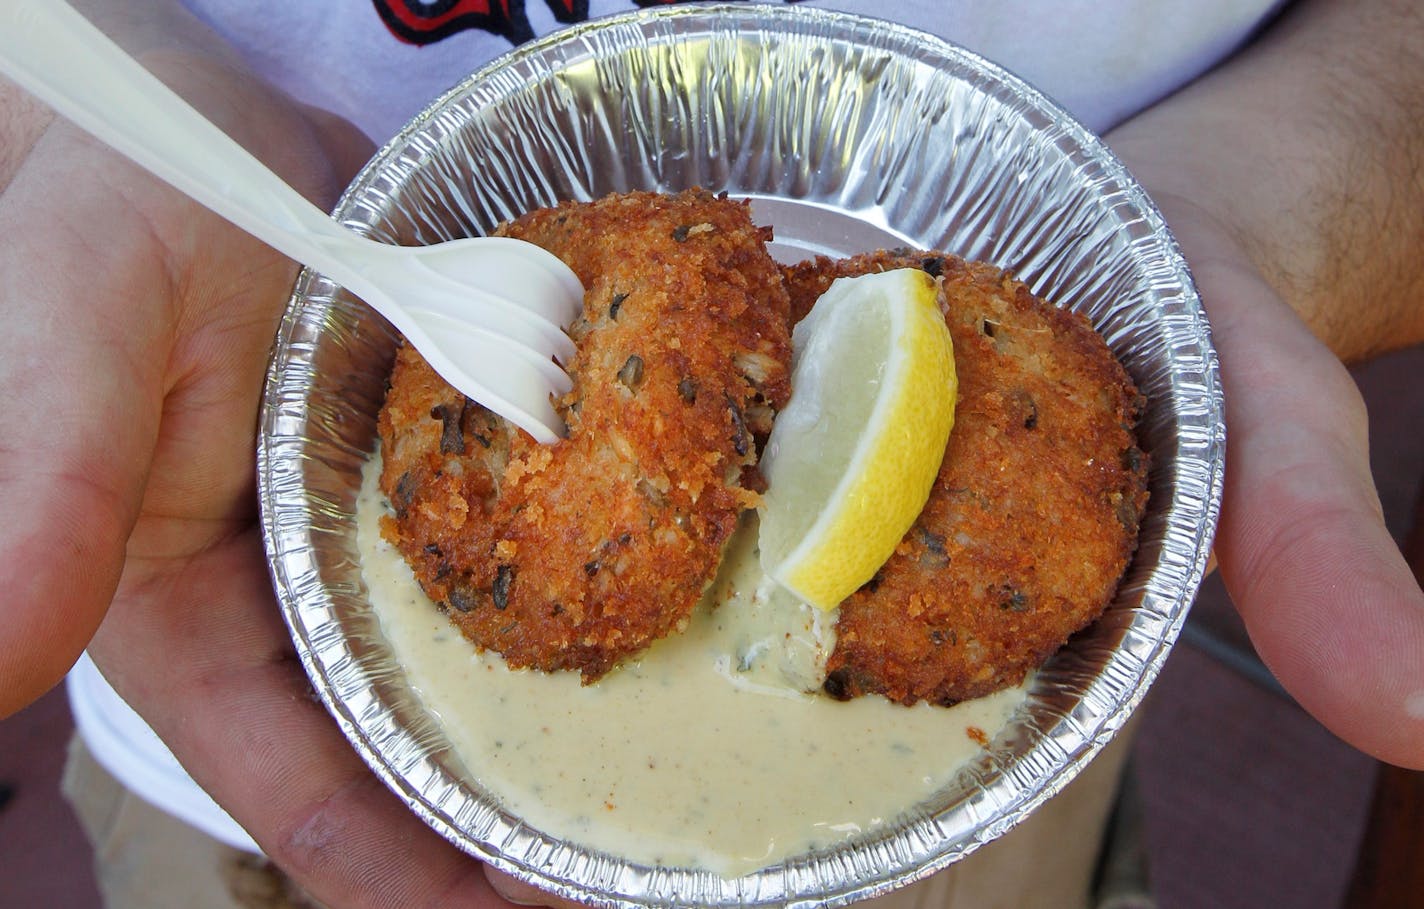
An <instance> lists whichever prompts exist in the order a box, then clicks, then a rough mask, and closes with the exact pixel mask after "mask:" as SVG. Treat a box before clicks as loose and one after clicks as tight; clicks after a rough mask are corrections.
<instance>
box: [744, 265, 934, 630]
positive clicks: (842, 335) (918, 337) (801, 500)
mask: <svg viewBox="0 0 1424 909" xmlns="http://www.w3.org/2000/svg"><path fill="white" fill-rule="evenodd" d="M792 348H793V355H792V370H793V371H792V379H791V382H792V395H791V399H790V401H789V403H788V404H787V406H786V407H785V408H784V409H783V410H782V412H781V413H780V414H779V415H778V416H777V419H776V423H775V424H774V426H773V428H772V432H771V436H770V438H769V439H768V441H767V446H766V451H765V453H764V454H763V456H762V461H761V469H762V473H763V474H764V476H765V477H766V481H767V491H766V494H765V495H764V496H763V501H762V504H761V506H760V509H759V511H760V518H761V530H760V534H761V535H760V540H759V547H760V560H761V564H762V568H763V570H764V571H765V572H766V573H767V575H769V576H770V577H772V578H773V579H775V580H776V581H777V583H779V584H781V585H782V586H784V587H786V588H787V589H789V590H791V591H792V592H793V593H795V594H796V595H797V596H799V597H801V598H802V599H803V600H805V601H806V602H807V603H810V604H812V605H815V606H818V607H820V608H822V609H833V608H835V607H836V606H837V605H838V604H839V603H840V602H841V600H843V599H845V598H846V597H847V596H849V595H850V594H851V593H853V592H854V591H855V590H856V589H857V588H858V587H860V586H861V585H862V584H864V583H865V582H866V581H868V580H870V579H871V578H872V577H873V576H874V575H875V572H876V571H877V570H878V569H879V568H880V566H881V565H883V564H884V563H885V560H886V559H888V558H889V557H890V555H891V553H893V552H894V551H895V546H896V545H897V544H898V543H899V542H900V539H901V538H902V537H903V536H904V535H905V532H906V531H908V530H909V529H910V527H911V526H912V525H913V524H914V522H915V518H916V517H918V515H919V513H920V511H921V509H923V508H924V505H925V500H926V499H927V498H928V497H929V493H930V488H931V487H932V486H933V485H934V480H935V477H936V476H937V475H938V473H939V467H940V462H941V461H942V460H943V458H944V449H945V445H946V444H947V442H948V440H949V433H950V430H951V429H952V427H953V425H954V403H955V397H956V391H957V380H956V377H955V370H954V350H953V345H952V343H951V341H950V336H949V329H948V327H947V326H946V325H945V320H944V315H943V313H942V312H941V311H940V308H939V295H938V287H937V284H936V282H935V280H934V279H933V278H932V277H930V276H929V275H928V274H926V273H924V272H922V271H919V270H917V269H909V268H906V269H896V270H893V271H887V272H880V273H876V274H869V275H862V276H860V277H855V278H840V279H837V280H836V281H835V282H834V283H833V284H832V285H831V286H830V288H829V289H828V290H827V291H826V293H825V294H823V295H822V296H821V298H820V299H819V300H817V301H816V304H815V306H814V307H813V308H812V310H811V312H810V313H809V314H808V315H807V316H806V318H805V319H803V320H802V321H801V322H800V324H798V325H797V326H796V329H795V331H794V332H793V335H792Z"/></svg>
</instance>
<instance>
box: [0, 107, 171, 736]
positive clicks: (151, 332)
mask: <svg viewBox="0 0 1424 909" xmlns="http://www.w3.org/2000/svg"><path fill="white" fill-rule="evenodd" d="M87 146H88V143H87V142H86V141H85V140H84V139H83V138H82V137H80V136H79V135H78V134H77V133H76V132H75V131H73V130H72V129H67V128H64V127H62V126H57V127H55V128H54V129H52V130H51V131H50V132H49V133H48V134H46V135H45V136H44V137H43V138H42V139H41V140H40V142H39V143H38V144H37V146H36V149H35V153H34V156H33V157H32V162H31V164H30V165H28V166H26V167H25V168H24V169H23V170H22V171H21V173H20V174H19V175H18V176H17V177H16V179H15V180H14V182H12V183H11V185H10V186H9V187H8V188H7V190H6V192H5V194H4V196H3V197H0V236H3V237H5V238H6V239H5V242H4V243H3V244H0V307H2V308H3V314H4V319H5V326H6V327H5V331H4V332H0V383H3V386H4V388H5V390H6V393H5V395H4V396H3V398H0V425H3V426H4V427H5V431H4V433H3V434H0V497H3V500H4V501H5V503H6V510H5V516H6V520H5V521H3V522H0V590H4V591H5V620H4V621H3V622H0V716H4V715H6V714H8V713H10V712H11V711H13V710H15V709H17V708H18V707H20V706H23V705H24V704H26V703H28V702H29V701H30V700H32V699H34V698H35V697H37V696H38V695H39V694H40V693H42V692H44V691H46V690H47V689H48V688H50V687H51V686H52V685H54V684H55V682H57V681H58V679H59V678H60V677H61V676H62V675H63V673H64V672H65V671H67V669H68V668H69V666H70V665H71V664H72V663H73V661H74V659H75V658H77V656H78V654H79V652H80V650H82V648H83V646H84V642H85V641H86V640H87V639H88V637H89V635H90V634H91V633H92V632H93V630H94V628H95V627H96V626H97V624H98V623H99V620H100V618H101V617H102V616H103V612H104V608H105V606H106V604H107V603H108V601H109V597H110V595H111V594H112V592H113V590H114V587H115V584H116V583H117V581H118V578H119V572H120V569H121V567H122V564H123V556H124V539H125V537H126V536H127V535H128V531H129V528H131V527H132V526H133V523H134V520H135V517H136V515H137V513H138V508H139V504H140V501H141V500H142V495H143V488H144V473H145V465H146V464H147V461H148V456H149V453H150V451H151V450H152V447H153V445H154V439H155V436H156V433H157V426H158V420H159V405H160V402H161V400H162V395H161V393H160V391H159V389H160V388H161V382H162V369H163V363H164V360H165V356H166V355H165V351H166V349H167V347H168V345H169V338H170V334H169V329H170V326H171V321H172V320H171V317H170V314H169V313H168V312H167V311H166V310H165V309H164V308H163V305H162V301H164V300H166V299H168V298H169V297H170V296H171V295H170V294H169V293H168V288H167V287H165V286H164V281H165V278H166V274H167V272H166V270H165V269H164V268H163V267H162V261H161V256H159V254H158V251H157V249H156V244H155V243H154V241H153V238H152V235H151V233H150V232H149V231H148V230H147V229H146V225H145V224H143V223H142V219H139V218H136V217H135V216H134V214H133V212H132V209H131V207H130V206H129V205H128V204H127V203H126V202H125V201H124V199H123V193H124V190H125V188H126V187H125V185H124V184H125V181H128V180H139V181H143V180H146V178H144V177H143V176H142V175H140V174H137V173H136V172H133V171H118V172H116V173H115V174H108V173H106V174H102V175H101V174H100V173H99V172H98V170H97V169H96V168H95V167H94V166H93V156H92V155H90V154H89V151H88V148H87ZM60 198H64V199H70V200H72V201H73V204H71V205H65V206H60V205H56V204H54V203H55V200H56V199H60ZM97 276H102V279H100V278H98V277H97Z"/></svg>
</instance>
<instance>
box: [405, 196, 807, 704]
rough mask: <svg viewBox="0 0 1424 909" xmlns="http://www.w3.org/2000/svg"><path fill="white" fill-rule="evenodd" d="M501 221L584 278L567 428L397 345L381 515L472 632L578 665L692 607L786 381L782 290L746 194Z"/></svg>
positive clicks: (746, 502)
mask: <svg viewBox="0 0 1424 909" xmlns="http://www.w3.org/2000/svg"><path fill="white" fill-rule="evenodd" d="M500 232H501V233H502V234H504V235H506V236H511V237H518V238H521V239H524V240H528V241H531V242H533V243H535V244H537V245H539V246H542V247H544V248H545V249H547V250H549V251H551V252H553V253H554V254H556V255H558V256H559V257H560V258H562V259H563V260H564V261H565V262H567V263H568V264H569V265H570V266H571V267H572V268H573V270H574V271H575V272H576V273H577V274H578V276H579V279H580V280H581V281H582V282H583V285H584V287H585V289H586V294H585V297H584V310H583V314H582V317H581V318H580V319H579V320H578V322H577V323H576V324H575V325H574V326H573V327H572V329H571V331H570V333H571V335H572V336H573V337H574V340H575V342H576V344H577V348H578V349H577V353H576V355H575V357H574V360H573V362H572V363H571V364H570V365H569V373H570V375H571V377H572V379H573V390H572V391H571V392H570V393H569V394H568V395H567V396H565V397H564V398H563V399H562V400H561V401H559V402H558V403H557V409H558V410H559V412H560V413H561V415H562V416H563V417H564V418H565V420H566V421H567V423H568V429H569V432H568V437H567V438H566V439H564V440H562V441H560V442H558V443H556V444H553V445H549V446H541V445H538V444H537V443H535V442H534V441H533V440H532V438H530V437H529V436H528V435H527V434H525V433H523V432H522V431H520V430H518V429H516V428H514V427H513V426H512V425H511V424H509V423H507V422H506V421H504V420H503V419H500V418H498V417H496V416H494V415H493V414H491V413H490V412H489V411H487V410H485V409H484V408H483V407H481V406H479V405H477V404H475V403H474V402H472V401H470V400H468V399H466V398H465V397H464V396H462V395H461V394H459V393H458V392H456V391H455V390H454V389H453V388H451V387H450V386H448V385H447V384H446V383H445V382H444V381H443V380H441V379H440V378H439V377H437V376H436V375H435V373H434V372H433V371H432V370H431V369H430V367H429V366H428V365H426V363H425V362H424V360H422V359H421V358H420V356H419V354H417V353H416V352H415V351H414V350H412V349H411V348H410V347H409V346H403V347H402V348H401V350H400V351H399V352H398V354H397V359H396V364H395V368H394V370H393V372H392V375H391V387H390V391H389V394H388V396H387V399H386V403H385V406H384V407H383V409H382V411H381V415H380V422H379V431H380V436H381V444H382V455H383V458H384V464H383V470H382V475H381V488H382V491H383V492H384V493H385V495H386V496H387V498H388V500H389V502H390V504H391V506H392V508H393V510H394V512H395V514H394V516H393V517H387V518H386V521H385V525H384V528H383V529H384V533H385V535H386V537H387V538H388V539H389V540H391V541H392V542H393V543H394V544H395V545H396V546H397V547H398V548H399V549H400V551H401V553H402V554H403V555H404V556H405V558H406V560H407V561H408V562H409V563H410V565H411V566H412V567H413V568H414V570H415V574H416V577H417V578H418V580H419V581H420V584H421V586H422V587H423V588H424V589H425V591H426V593H427V594H428V595H429V596H430V597H431V599H433V600H435V601H436V602H437V603H438V604H439V605H440V608H442V609H443V610H445V611H446V612H447V613H448V614H449V617H450V619H451V620H452V621H453V622H454V623H455V624H456V625H457V626H458V627H459V628H460V630H461V631H462V632H463V633H464V634H465V636H466V637H468V638H469V639H470V640H471V641H473V642H474V643H475V644H476V645H477V646H479V647H480V648H488V649H490V650H494V651H497V652H499V653H500V654H502V655H503V656H504V658H505V660H506V661H507V662H508V663H509V664H510V665H511V666H514V667H533V668H537V669H542V670H556V669H572V670H578V671H579V672H581V673H582V674H583V678H584V681H585V683H587V682H589V681H592V680H594V679H597V678H598V677H600V676H602V675H603V674H604V673H606V672H608V670H609V669H611V668H612V667H613V666H614V665H615V664H616V663H617V662H618V661H619V660H620V659H622V658H624V657H626V656H628V655H630V654H634V653H637V652H638V651H639V650H641V649H642V648H644V647H646V646H647V645H648V644H649V643H651V642H652V641H654V640H657V639H658V638H660V637H662V636H664V635H666V634H668V633H669V632H672V631H675V630H680V629H682V628H683V627H685V624H686V621H687V616H688V613H689V612H690V611H691V610H692V608H693V606H694V605H695V604H696V603H697V601H698V599H699V597H700V595H701V593H702V591H703V588H704V587H705V586H706V585H707V584H708V583H709V582H710V581H711V580H712V578H713V575H714V573H715V572H716V569H717V566H718V564H719V563H720V560H721V557H722V550H723V544H724V543H725V542H726V540H727V538H728V537H729V536H730V535H731V533H732V531H733V529H734V528H735V526H736V523H737V518H738V515H739V514H740V513H741V512H742V511H743V510H744V509H747V508H750V507H753V506H754V505H755V504H756V501H757V491H758V490H759V489H760V488H761V486H760V476H759V474H758V473H757V470H756V466H755V465H756V456H757V451H756V441H755V436H756V434H758V433H763V434H764V433H765V432H766V431H768V430H769V428H770V419H771V413H772V409H773V408H775V407H779V406H780V405H781V404H783V403H784V401H785V398H786V397H787V395H788V393H789V385H788V381H789V377H788V363H789V360H790V337H789V328H788V302H787V296H786V291H785V290H784V289H783V287H782V285H781V280H780V275H779V272H778V269H777V266H776V265H775V263H774V262H773V261H772V259H771V258H770V256H769V255H768V254H767V251H766V245H765V244H766V240H767V239H769V231H765V230H762V229H759V228H757V227H755V226H754V225H753V224H752V222H751V219H750V214H749V208H748V205H747V204H746V203H745V202H738V201H731V200H728V199H727V198H725V196H720V197H719V196H713V195H711V194H709V193H706V192H702V191H689V192H684V193H681V194H679V195H676V196H664V195H657V194H653V193H641V192H640V193H629V194H626V195H618V196H610V197H607V198H604V199H601V200H598V201H595V202H592V203H581V204H565V205H560V206H558V207H557V208H553V209H546V210H541V211H537V212H533V213H531V214H529V215H527V216H525V217H522V218H519V219H517V220H515V221H513V222H511V223H509V224H507V225H505V226H504V227H503V229H502V230H501V231H500Z"/></svg>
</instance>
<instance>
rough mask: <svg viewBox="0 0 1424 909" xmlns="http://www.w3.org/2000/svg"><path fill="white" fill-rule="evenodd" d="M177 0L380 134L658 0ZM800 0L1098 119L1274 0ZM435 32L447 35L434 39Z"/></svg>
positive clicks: (1216, 47) (267, 68)
mask: <svg viewBox="0 0 1424 909" xmlns="http://www.w3.org/2000/svg"><path fill="white" fill-rule="evenodd" d="M184 2H185V4H186V5H187V6H188V7H189V8H190V9H192V10H193V12H194V13H196V14H197V15H198V17H199V18H200V19H202V20H203V21H205V22H207V23H208V24H209V25H210V26H212V27H213V29H214V30H216V31H217V32H218V34H220V35H222V36H223V37H224V38H226V39H227V40H228V41H229V42H231V43H232V44H233V45H234V46H235V47H237V49H238V50H239V51H240V52H241V53H242V54H243V56H244V57H246V58H247V60H248V62H250V63H251V64H252V65H253V67H254V68H255V69H256V71H257V72H259V73H263V74H264V75H266V76H267V77H268V78H269V79H271V80H273V81H274V82H276V83H278V84H279V85H281V86H283V87H284V88H286V89H287V90H288V91H289V92H291V93H292V94H293V95H294V96H295V97H297V98H299V99H301V100H302V101H305V102H308V103H310V104H314V105H316V106H318V107H322V108H325V109H327V110H330V111H333V112H335V113H338V114H341V115H342V116H344V117H346V118H347V119H349V120H351V121H352V122H354V123H355V124H357V125H358V126H360V127H361V128H362V129H363V130H365V131H366V133H367V134H368V135H369V136H370V137H371V138H372V139H374V140H375V141H377V142H383V141H384V140H385V139H387V138H389V137H390V136H391V135H392V134H394V133H395V131H396V130H397V129H399V128H400V126H401V125H403V124H404V123H405V122H406V121H407V120H409V119H410V118H411V117H412V116H413V115H415V114H416V113H418V112H419V111H420V110H421V109H422V108H423V107H424V106H425V105H426V104H427V103H429V102H430V101H432V100H434V99H435V98H437V97H438V96H439V95H440V94H441V93H442V92H444V91H445V90H446V89H448V88H449V87H451V86H452V85H454V84H455V83H456V82H458V81H459V80H460V79H462V78H463V77H465V76H467V75H469V74H470V73H471V72H473V71H474V70H476V69H478V68H479V67H480V66H482V65H484V64H485V63H486V62H488V61H489V60H491V59H493V58H494V57H496V56H498V55H499V54H501V53H503V52H504V51H506V50H509V49H510V48H511V47H513V46H514V45H515V44H516V43H517V41H518V39H520V38H525V39H527V38H528V37H532V36H534V35H543V34H546V33H548V32H550V31H553V30H554V29H556V28H558V27H559V25H560V22H561V21H562V22H574V21H584V20H586V19H589V18H594V17H599V16H607V15H612V14H615V13H625V12H630V11H632V10H634V9H636V8H637V7H638V6H653V5H662V4H658V3H656V2H652V0H300V2H295V3H294V2H291V0H184ZM771 2H788V0H771ZM799 2H800V3H801V4H803V5H805V6H807V7H816V8H822V9H829V10H839V11H842V12H852V13H860V14H862V15H867V16H875V17H877V18H881V19H891V20H894V21H896V22H899V23H900V24H902V25H908V26H911V27H914V28H919V29H922V30H924V31H927V32H931V33H933V34H936V35H939V36H940V37H942V38H946V39H948V40H950V41H954V42H955V43H957V44H961V45H963V46H965V47H967V48H969V49H970V50H972V51H974V52H976V53H978V54H981V55H983V56H985V57H987V58H989V59H990V60H993V61H994V62H996V63H998V64H1000V65H1002V66H1004V67H1006V68H1008V69H1010V70H1012V71H1013V72H1015V73H1016V74H1018V75H1019V76H1021V77H1023V78H1024V79H1026V80H1028V81H1029V82H1031V83H1033V84H1034V85H1036V86H1037V87H1038V88H1039V89H1040V90H1042V91H1044V92H1045V93H1047V94H1048V95H1049V96H1050V97H1052V98H1054V99H1055V100H1057V101H1058V102H1059V103H1060V104H1062V105H1063V106H1064V107H1066V108H1067V109H1068V110H1069V111H1070V112H1072V113H1073V114H1074V115H1075V116H1077V117H1078V118H1079V119H1080V120H1082V121H1083V122H1084V123H1085V124H1086V125H1087V126H1088V127H1089V128H1091V129H1094V130H1098V131H1100V132H1101V131H1103V130H1106V129H1107V128H1108V127H1110V126H1112V125H1114V124H1115V123H1117V122H1119V121H1120V120H1122V119H1123V118H1124V117H1127V116H1129V115H1131V114H1132V113H1135V112H1136V111H1138V110H1140V109H1142V108H1143V107H1145V106H1147V105H1149V104H1151V103H1152V102H1154V101H1156V100H1159V99H1160V98H1162V97H1163V96H1165V95H1166V94H1168V93H1170V92H1171V91H1172V90H1173V89H1175V88H1177V87H1179V86H1181V85H1183V84H1185V83H1186V82H1188V81H1190V80H1191V79H1192V78H1194V77H1195V76H1197V75H1199V74H1200V73H1201V72H1202V71H1204V70H1205V69H1206V68H1208V67H1209V66H1211V65H1212V64H1213V63H1215V62H1217V61H1219V60H1220V59H1221V58H1222V57H1224V56H1226V55H1227V54H1229V53H1230V52H1231V51H1232V50H1234V49H1235V48H1237V47H1238V46H1239V45H1240V44H1241V42H1242V41H1243V40H1245V39H1246V38H1248V37H1249V36H1250V35H1251V34H1252V32H1253V31H1254V30H1255V29H1256V28H1258V27H1259V26H1260V25H1261V23H1263V22H1264V21H1265V20H1266V19H1267V18H1268V17H1269V16H1270V15H1271V14H1272V12H1273V11H1274V10H1275V8H1276V7H1278V6H1279V5H1280V4H1281V2H1282V0H799ZM491 11H494V12H491ZM500 11H505V12H500ZM388 22H389V23H391V24H390V25H388V24H387V23H388ZM452 30H453V31H452ZM447 32H448V33H447ZM439 35H444V37H441V38H439V39H438V40H432V39H435V38H436V37H437V36H439ZM419 41H427V42H428V43H423V44H422V43H416V42H419Z"/></svg>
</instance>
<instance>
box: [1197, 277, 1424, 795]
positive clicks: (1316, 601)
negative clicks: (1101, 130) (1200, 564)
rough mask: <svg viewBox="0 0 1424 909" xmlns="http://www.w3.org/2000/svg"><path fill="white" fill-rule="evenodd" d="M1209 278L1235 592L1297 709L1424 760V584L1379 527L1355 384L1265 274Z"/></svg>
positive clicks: (1229, 569)
mask: <svg viewBox="0 0 1424 909" xmlns="http://www.w3.org/2000/svg"><path fill="white" fill-rule="evenodd" d="M1237 277H1238V278H1239V276H1237ZM1200 278H1201V284H1202V289H1203V292H1204V296H1206V297H1207V298H1208V300H1209V301H1210V308H1211V315H1212V321H1213V324H1214V332H1213V334H1214V338H1215V340H1216V344H1217V348H1218V352H1219V354H1220V357H1221V362H1222V373H1223V381H1224V383H1225V392H1226V402H1227V404H1226V406H1227V427H1228V441H1227V468H1226V488H1225V497H1224V501H1223V506H1222V519H1221V527H1220V530H1219V533H1218V535H1217V554H1218V557H1219V561H1220V566H1221V572H1222V578H1223V580H1224V581H1225V583H1226V586H1227V589H1228V591H1229V592H1230V593H1231V596H1232V599H1233V600H1234V601H1235V603H1236V605H1237V608H1238V609H1239V610H1240V612H1241V614H1242V617H1243V619H1244V620H1245V622H1246V626H1247V629H1248V631H1249V632H1250V634H1251V638H1252V641H1253V643H1254V644H1255V646H1256V649H1257V651H1258V652H1259V653H1260V655H1261V658H1262V659H1263V660H1264V661H1265V663H1266V665H1267V666H1268V667H1269V668H1270V669H1271V671H1272V672H1273V673H1274V674H1275V675H1276V677H1277V678H1278V679H1279V680H1280V682H1281V684H1282V685H1284V686H1285V688H1286V690H1287V691H1289V692H1290V693H1291V695H1292V696H1294V697H1295V698H1296V699H1297V701H1299V703H1300V704H1301V706H1302V707H1304V708H1305V709H1306V710H1307V711H1309V712H1310V713H1311V714H1312V715H1313V716H1315V717H1316V719H1318V720H1319V721H1320V722H1322V723H1323V724H1324V725H1325V726H1327V727H1328V728H1329V729H1330V730H1331V731H1333V732H1334V733H1335V734H1336V735H1338V736H1340V737H1341V738H1342V739H1344V740H1345V741H1347V742H1349V743H1350V744H1352V745H1354V746H1355V747H1357V748H1359V749H1361V750H1362V751H1365V752H1367V753H1369V754H1371V755H1374V756H1375V757H1377V758H1379V759H1381V760H1384V761H1388V762H1391V763H1395V764H1399V765H1402V766H1406V767H1414V768H1424V661H1421V660H1420V654H1424V592H1421V590H1420V587H1419V584H1418V583H1417V582H1416V580H1415V579H1414V576H1413V574H1412V573H1411V571H1410V569H1409V567H1408V566H1407V564H1406V563H1405V561H1404V558H1403V556H1402V554H1401V553H1400V551H1399V548H1398V546H1397V545H1396V544H1395V542H1394V540H1393V539H1392V538H1391V537H1390V535H1389V532H1388V531H1387V529H1386V528H1385V525H1384V520H1383V517H1382V515H1381V511H1380V506H1379V500H1378V495H1377V493H1376V492H1375V488H1374V483H1373V479H1372V477H1371V475H1370V467H1369V458H1368V442H1367V438H1368V425H1367V421H1366V416H1365V409H1364V405H1363V402H1362V401H1361V399H1360V395H1359V392H1358V390H1357V389H1356V388H1355V385H1354V382H1353V381H1352V380H1351V378H1350V376H1349V374H1348V373H1347V372H1346V370H1345V368H1344V367H1343V366H1342V365H1341V364H1340V362H1339V360H1337V359H1336V358H1335V357H1334V356H1333V355H1332V354H1331V353H1330V352H1329V350H1327V349H1326V348H1325V347H1324V346H1323V345H1322V344H1320V343H1319V342H1318V341H1317V340H1316V339H1315V337H1314V336H1313V335H1311V333H1310V332H1309V330H1308V329H1307V328H1306V327H1305V325H1304V324H1303V323H1301V322H1300V321H1299V320H1298V319H1296V318H1295V316H1294V314H1293V313H1292V312H1291V311H1290V310H1289V309H1288V307H1286V306H1285V304H1284V303H1282V302H1281V301H1280V300H1279V299H1278V298H1276V297H1275V296H1274V295H1273V294H1271V293H1270V292H1269V291H1268V290H1266V289H1265V287H1264V286H1263V285H1259V284H1256V283H1253V282H1240V281H1237V282H1236V283H1235V284H1231V283H1229V281H1228V280H1223V276H1222V275H1220V274H1214V273H1213V272H1212V271H1211V270H1207V271H1204V272H1203V273H1201V274H1200ZM1227 294H1230V295H1231V298H1230V299H1228V297H1227Z"/></svg>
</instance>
